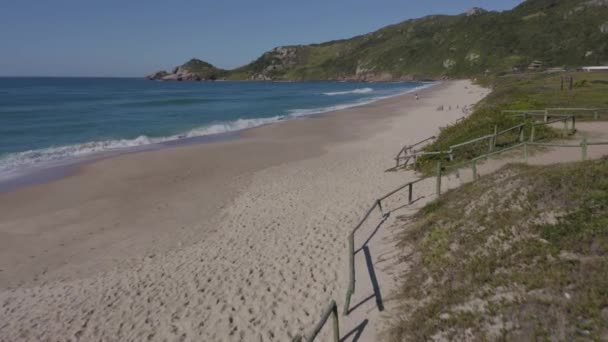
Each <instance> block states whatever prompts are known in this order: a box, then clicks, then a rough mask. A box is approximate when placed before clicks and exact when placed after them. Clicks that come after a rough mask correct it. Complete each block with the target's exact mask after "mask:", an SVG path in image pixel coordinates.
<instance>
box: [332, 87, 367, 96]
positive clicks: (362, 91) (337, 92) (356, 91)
mask: <svg viewBox="0 0 608 342" xmlns="http://www.w3.org/2000/svg"><path fill="white" fill-rule="evenodd" d="M373 91H374V89H372V88H358V89H355V90H348V91H334V92H329V93H323V95H327V96H336V95H348V94H367V93H371V92H373Z"/></svg>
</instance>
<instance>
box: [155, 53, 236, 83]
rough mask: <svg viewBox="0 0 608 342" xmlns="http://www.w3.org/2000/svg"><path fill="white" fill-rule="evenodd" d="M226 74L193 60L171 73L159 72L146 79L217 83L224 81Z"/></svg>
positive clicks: (198, 60) (205, 63) (202, 62)
mask: <svg viewBox="0 0 608 342" xmlns="http://www.w3.org/2000/svg"><path fill="white" fill-rule="evenodd" d="M225 74H226V71H225V70H222V69H218V68H216V67H214V66H213V65H211V64H209V63H207V62H204V61H201V60H200V59H196V58H193V59H191V60H189V61H188V62H186V63H184V64H182V65H180V66H176V67H175V68H173V70H172V71H171V72H167V71H164V70H163V71H158V72H156V73H154V74H152V75H149V76H147V77H146V78H147V79H149V80H161V81H215V80H217V79H222V78H223V77H224V76H225Z"/></svg>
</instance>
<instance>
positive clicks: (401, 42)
mask: <svg viewBox="0 0 608 342" xmlns="http://www.w3.org/2000/svg"><path fill="white" fill-rule="evenodd" d="M533 62H538V63H535V65H536V66H537V67H538V68H539V69H543V68H548V67H576V66H580V65H597V64H606V63H608V0H559V1H558V0H528V1H525V2H524V3H522V4H521V5H519V6H517V7H515V8H514V9H512V10H509V11H504V12H488V11H485V10H482V9H478V8H475V9H472V10H470V11H468V12H467V13H463V14H460V15H452V16H450V15H432V16H427V17H424V18H419V19H412V20H407V21H404V22H401V23H399V24H395V25H390V26H386V27H384V28H382V29H380V30H378V31H375V32H372V33H368V34H365V35H362V36H357V37H353V38H350V39H345V40H338V41H331V42H327V43H323V44H313V45H294V46H282V47H277V48H275V49H273V50H271V51H268V52H266V53H264V54H263V55H262V56H261V57H259V58H258V59H257V60H255V61H253V62H251V63H250V64H247V65H245V66H243V67H241V68H238V69H235V70H231V71H227V72H225V74H222V77H225V78H228V79H247V80H250V79H258V80H328V79H332V80H396V79H422V78H434V79H437V78H442V77H452V78H454V77H473V76H476V75H482V74H484V73H491V74H499V73H503V72H511V71H512V70H514V68H515V69H516V70H525V69H527V68H528V67H529V66H530V65H531V64H532V63H533ZM218 70H219V69H218Z"/></svg>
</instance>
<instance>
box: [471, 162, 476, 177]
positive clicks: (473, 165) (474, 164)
mask: <svg viewBox="0 0 608 342" xmlns="http://www.w3.org/2000/svg"><path fill="white" fill-rule="evenodd" d="M471 171H473V181H476V180H477V160H473V163H472V164H471Z"/></svg>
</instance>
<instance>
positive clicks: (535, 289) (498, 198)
mask: <svg viewBox="0 0 608 342" xmlns="http://www.w3.org/2000/svg"><path fill="white" fill-rule="evenodd" d="M401 220H402V222H403V225H404V229H403V232H402V233H401V236H400V237H399V246H401V247H402V248H403V249H404V251H408V252H407V254H404V256H403V260H402V261H403V262H404V263H407V264H408V265H409V270H410V271H409V272H407V274H406V275H405V276H404V278H403V280H402V286H401V289H400V292H399V294H398V301H399V302H400V303H401V310H400V312H402V313H403V315H402V317H401V318H400V319H398V320H396V321H395V322H394V324H393V326H392V328H391V329H390V331H389V336H390V340H392V341H402V340H413V341H420V340H429V339H430V338H432V337H433V338H445V339H446V340H464V339H467V340H473V341H487V340H503V341H531V340H540V341H545V340H546V341H554V340H555V341H562V340H563V341H575V340H590V341H592V340H601V339H602V338H604V339H605V338H607V337H608V161H606V160H601V161H589V162H580V163H573V164H565V165H553V166H544V167H531V166H525V165H511V166H507V167H506V168H504V169H502V170H500V171H498V172H496V173H495V174H492V175H489V176H486V177H482V178H481V179H480V180H479V181H478V182H475V183H471V184H468V185H465V186H463V187H461V188H459V189H455V190H452V191H450V192H448V193H446V194H445V195H444V196H442V197H441V199H439V200H437V201H435V202H433V203H431V204H429V205H427V206H426V207H424V208H423V209H422V210H421V211H420V212H418V213H417V214H416V215H415V216H414V217H413V218H401Z"/></svg>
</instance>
